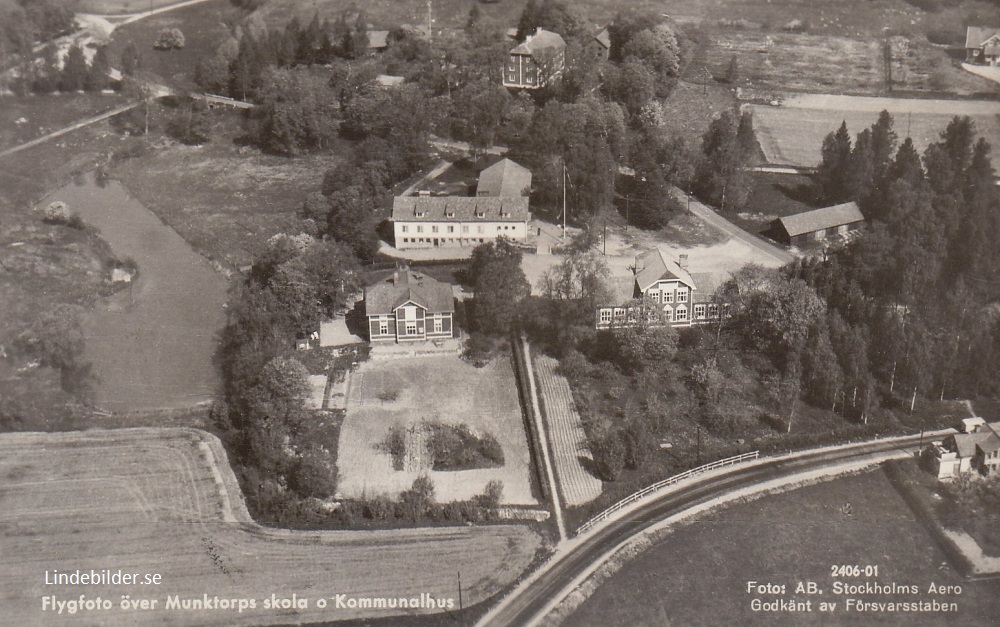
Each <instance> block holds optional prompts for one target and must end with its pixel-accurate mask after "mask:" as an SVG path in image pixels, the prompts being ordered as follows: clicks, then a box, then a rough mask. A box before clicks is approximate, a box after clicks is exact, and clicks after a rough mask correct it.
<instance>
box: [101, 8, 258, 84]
mask: <svg viewBox="0 0 1000 627" xmlns="http://www.w3.org/2000/svg"><path fill="white" fill-rule="evenodd" d="M242 15H243V12H242V11H241V10H240V9H238V8H236V7H234V6H233V5H232V4H231V3H230V2H229V0H209V1H208V2H203V3H201V4H195V5H192V6H189V7H184V8H181V9H177V10H176V11H167V12H165V13H161V14H158V15H154V16H152V17H147V18H143V19H141V20H138V21H136V22H132V23H131V24H125V25H124V26H121V27H119V28H116V29H115V31H114V33H113V34H112V37H111V43H110V44H109V46H110V47H109V52H110V56H111V63H112V65H113V66H115V67H117V64H118V62H119V59H121V53H122V50H124V49H125V47H126V46H127V45H128V44H129V42H132V43H135V45H136V47H137V48H138V49H139V52H140V53H141V54H142V64H141V69H142V71H143V72H145V73H148V74H149V75H151V76H153V77H155V78H156V80H158V81H159V82H162V83H164V84H166V85H170V86H171V87H175V88H179V89H182V90H185V89H194V68H195V65H196V64H197V63H198V62H199V61H201V60H203V59H207V58H209V57H211V56H212V55H214V54H215V51H216V50H217V49H218V48H219V46H220V45H221V44H222V43H223V42H224V41H226V39H227V38H228V37H229V36H230V29H229V26H228V25H229V24H231V23H235V21H236V20H237V19H238V18H239V17H241V16H242ZM164 28H179V29H180V30H181V32H182V33H184V41H185V44H184V48H182V49H180V50H169V51H167V50H156V49H154V48H153V42H155V41H156V37H157V34H158V33H159V32H160V30H162V29H164Z"/></svg>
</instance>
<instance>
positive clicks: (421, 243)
mask: <svg viewBox="0 0 1000 627" xmlns="http://www.w3.org/2000/svg"><path fill="white" fill-rule="evenodd" d="M530 220H531V213H530V212H529V211H528V199H527V198H526V197H524V196H516V197H477V196H397V197H396V198H394V199H393V202H392V223H393V234H394V238H395V246H396V249H397V250H406V249H412V248H435V247H442V248H443V247H460V246H477V245H479V244H483V243H486V242H490V241H493V240H494V239H496V238H497V237H501V236H503V237H507V238H510V239H512V240H514V241H516V242H517V241H520V242H523V241H526V240H527V238H528V222H529V221H530Z"/></svg>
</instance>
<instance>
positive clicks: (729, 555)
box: [566, 470, 1000, 627]
mask: <svg viewBox="0 0 1000 627" xmlns="http://www.w3.org/2000/svg"><path fill="white" fill-rule="evenodd" d="M846 503H850V504H851V508H850V514H845V512H844V509H843V508H844V506H845V504H846ZM944 562H945V557H944V555H943V554H942V553H941V551H940V550H939V549H938V548H937V547H936V546H935V544H934V542H933V540H932V539H931V538H930V537H929V536H928V535H927V533H926V532H925V530H924V528H923V527H922V526H921V524H920V523H919V522H917V520H915V518H914V515H913V513H912V512H911V511H910V509H909V508H908V507H907V506H906V504H905V503H904V501H903V500H902V499H901V498H900V496H899V495H898V494H897V493H896V491H895V490H894V489H893V487H892V485H891V484H890V483H889V481H888V479H887V478H886V476H885V474H884V473H883V472H882V471H878V470H877V471H873V472H868V473H864V474H859V475H854V476H849V477H845V478H841V479H837V480H834V481H831V482H827V483H822V484H817V485H813V486H808V487H805V488H800V489H797V490H794V491H792V492H787V493H784V494H780V495H776V496H768V497H764V498H762V499H759V500H756V501H751V502H748V503H742V504H736V505H731V506H727V507H725V508H722V509H718V510H714V511H712V512H710V513H708V514H705V515H702V516H700V517H699V518H698V519H695V520H694V521H692V522H689V523H685V524H684V525H683V526H681V527H679V528H677V529H676V530H675V531H673V532H672V533H670V534H669V535H667V536H666V537H665V538H664V539H663V540H662V541H661V542H659V543H658V544H656V545H655V546H654V547H653V548H651V549H649V550H647V551H646V552H645V553H643V554H641V555H640V556H639V557H638V558H637V559H635V560H634V561H632V562H631V563H629V564H627V565H626V566H625V567H624V568H623V569H622V570H621V571H620V572H618V573H617V574H616V575H614V576H612V577H611V578H610V579H609V580H608V581H607V582H605V583H604V584H603V585H602V586H600V587H599V588H598V589H597V591H596V593H595V594H594V595H593V596H592V597H590V599H588V600H587V601H586V602H585V603H584V604H583V605H582V606H581V607H580V608H579V609H578V610H577V611H576V612H575V613H574V614H572V615H571V616H570V618H569V619H568V620H567V621H566V624H572V625H579V626H582V627H588V626H591V625H609V624H627V625H667V624H671V625H686V626H692V627H694V626H700V625H706V626H709V625H768V626H772V625H795V626H799V625H833V624H835V625H859V626H868V625H907V626H910V625H912V626H924V625H941V626H945V625H957V624H962V625H987V624H993V622H994V620H995V617H996V615H997V612H998V611H1000V581H997V580H993V581H979V582H967V581H964V580H963V579H962V578H961V577H959V576H958V575H957V574H956V573H955V572H954V571H952V570H951V569H950V568H949V567H947V566H946V565H945V563H944ZM840 564H857V565H861V566H862V567H863V566H865V565H877V566H878V568H879V571H878V578H877V579H876V578H874V577H872V578H865V577H859V578H848V579H842V580H841V581H844V582H845V583H852V584H863V583H864V582H865V581H866V580H869V579H870V580H871V581H873V582H874V581H877V582H878V583H880V584H882V585H885V584H888V583H891V582H895V583H897V584H900V585H916V586H918V588H919V594H917V595H875V596H873V595H854V597H855V598H861V599H863V600H865V601H879V602H885V601H893V600H895V601H902V600H909V601H916V600H927V601H929V600H931V599H932V598H937V599H938V600H939V601H956V602H957V603H958V612H957V613H953V614H943V613H916V612H907V613H889V612H885V613H868V612H848V611H845V603H846V600H847V598H848V597H847V596H835V595H834V594H833V590H832V584H833V580H832V578H831V574H830V572H831V566H833V565H840ZM751 580H752V581H758V582H762V583H767V582H773V583H776V584H785V585H786V586H788V589H787V593H786V594H785V595H759V597H760V598H762V599H763V600H768V601H772V600H775V599H777V598H784V599H789V600H790V599H797V600H807V599H808V598H809V597H806V596H805V595H801V594H800V595H796V594H794V588H795V584H796V583H797V582H799V581H813V582H816V583H817V584H818V586H819V587H820V589H823V590H824V592H825V593H826V594H825V595H823V596H816V597H813V608H814V610H813V611H812V612H754V611H752V610H751V609H750V602H751V600H752V599H753V598H754V597H755V596H757V595H751V594H748V593H747V581H751ZM931 582H935V583H937V584H945V585H948V584H951V585H961V586H962V594H961V595H960V596H951V597H933V596H932V595H928V594H927V590H928V587H929V585H930V583H931ZM819 601H828V602H829V601H832V602H837V609H836V610H835V613H833V614H825V613H820V612H818V611H816V609H817V605H818V603H819Z"/></svg>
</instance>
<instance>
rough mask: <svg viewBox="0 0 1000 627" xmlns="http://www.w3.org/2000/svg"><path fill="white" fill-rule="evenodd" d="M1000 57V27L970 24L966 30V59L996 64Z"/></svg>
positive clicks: (972, 61)
mask: <svg viewBox="0 0 1000 627" xmlns="http://www.w3.org/2000/svg"><path fill="white" fill-rule="evenodd" d="M997 59H1000V28H986V27H983V26H969V27H968V28H966V31H965V60H966V61H968V62H969V63H985V64H987V65H994V66H995V65H996V64H997Z"/></svg>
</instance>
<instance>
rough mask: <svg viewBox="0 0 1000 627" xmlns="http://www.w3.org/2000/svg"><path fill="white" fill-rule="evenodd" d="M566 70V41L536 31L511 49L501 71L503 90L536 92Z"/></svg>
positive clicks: (549, 32) (556, 34) (541, 30)
mask: <svg viewBox="0 0 1000 627" xmlns="http://www.w3.org/2000/svg"><path fill="white" fill-rule="evenodd" d="M565 67H566V41H565V40H564V39H563V38H562V37H561V36H560V35H559V34H558V33H553V32H552V31H547V30H545V29H542V28H539V29H538V30H537V31H535V34H533V35H528V36H527V37H526V38H525V40H524V41H523V42H521V43H520V44H518V45H517V46H515V47H514V49H513V50H511V51H510V53H509V55H508V56H507V63H506V64H505V65H504V69H503V85H504V87H520V88H522V89H538V88H539V87H544V86H546V85H548V84H549V83H551V82H553V81H556V80H558V79H559V77H560V76H562V73H563V69H564V68H565Z"/></svg>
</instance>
